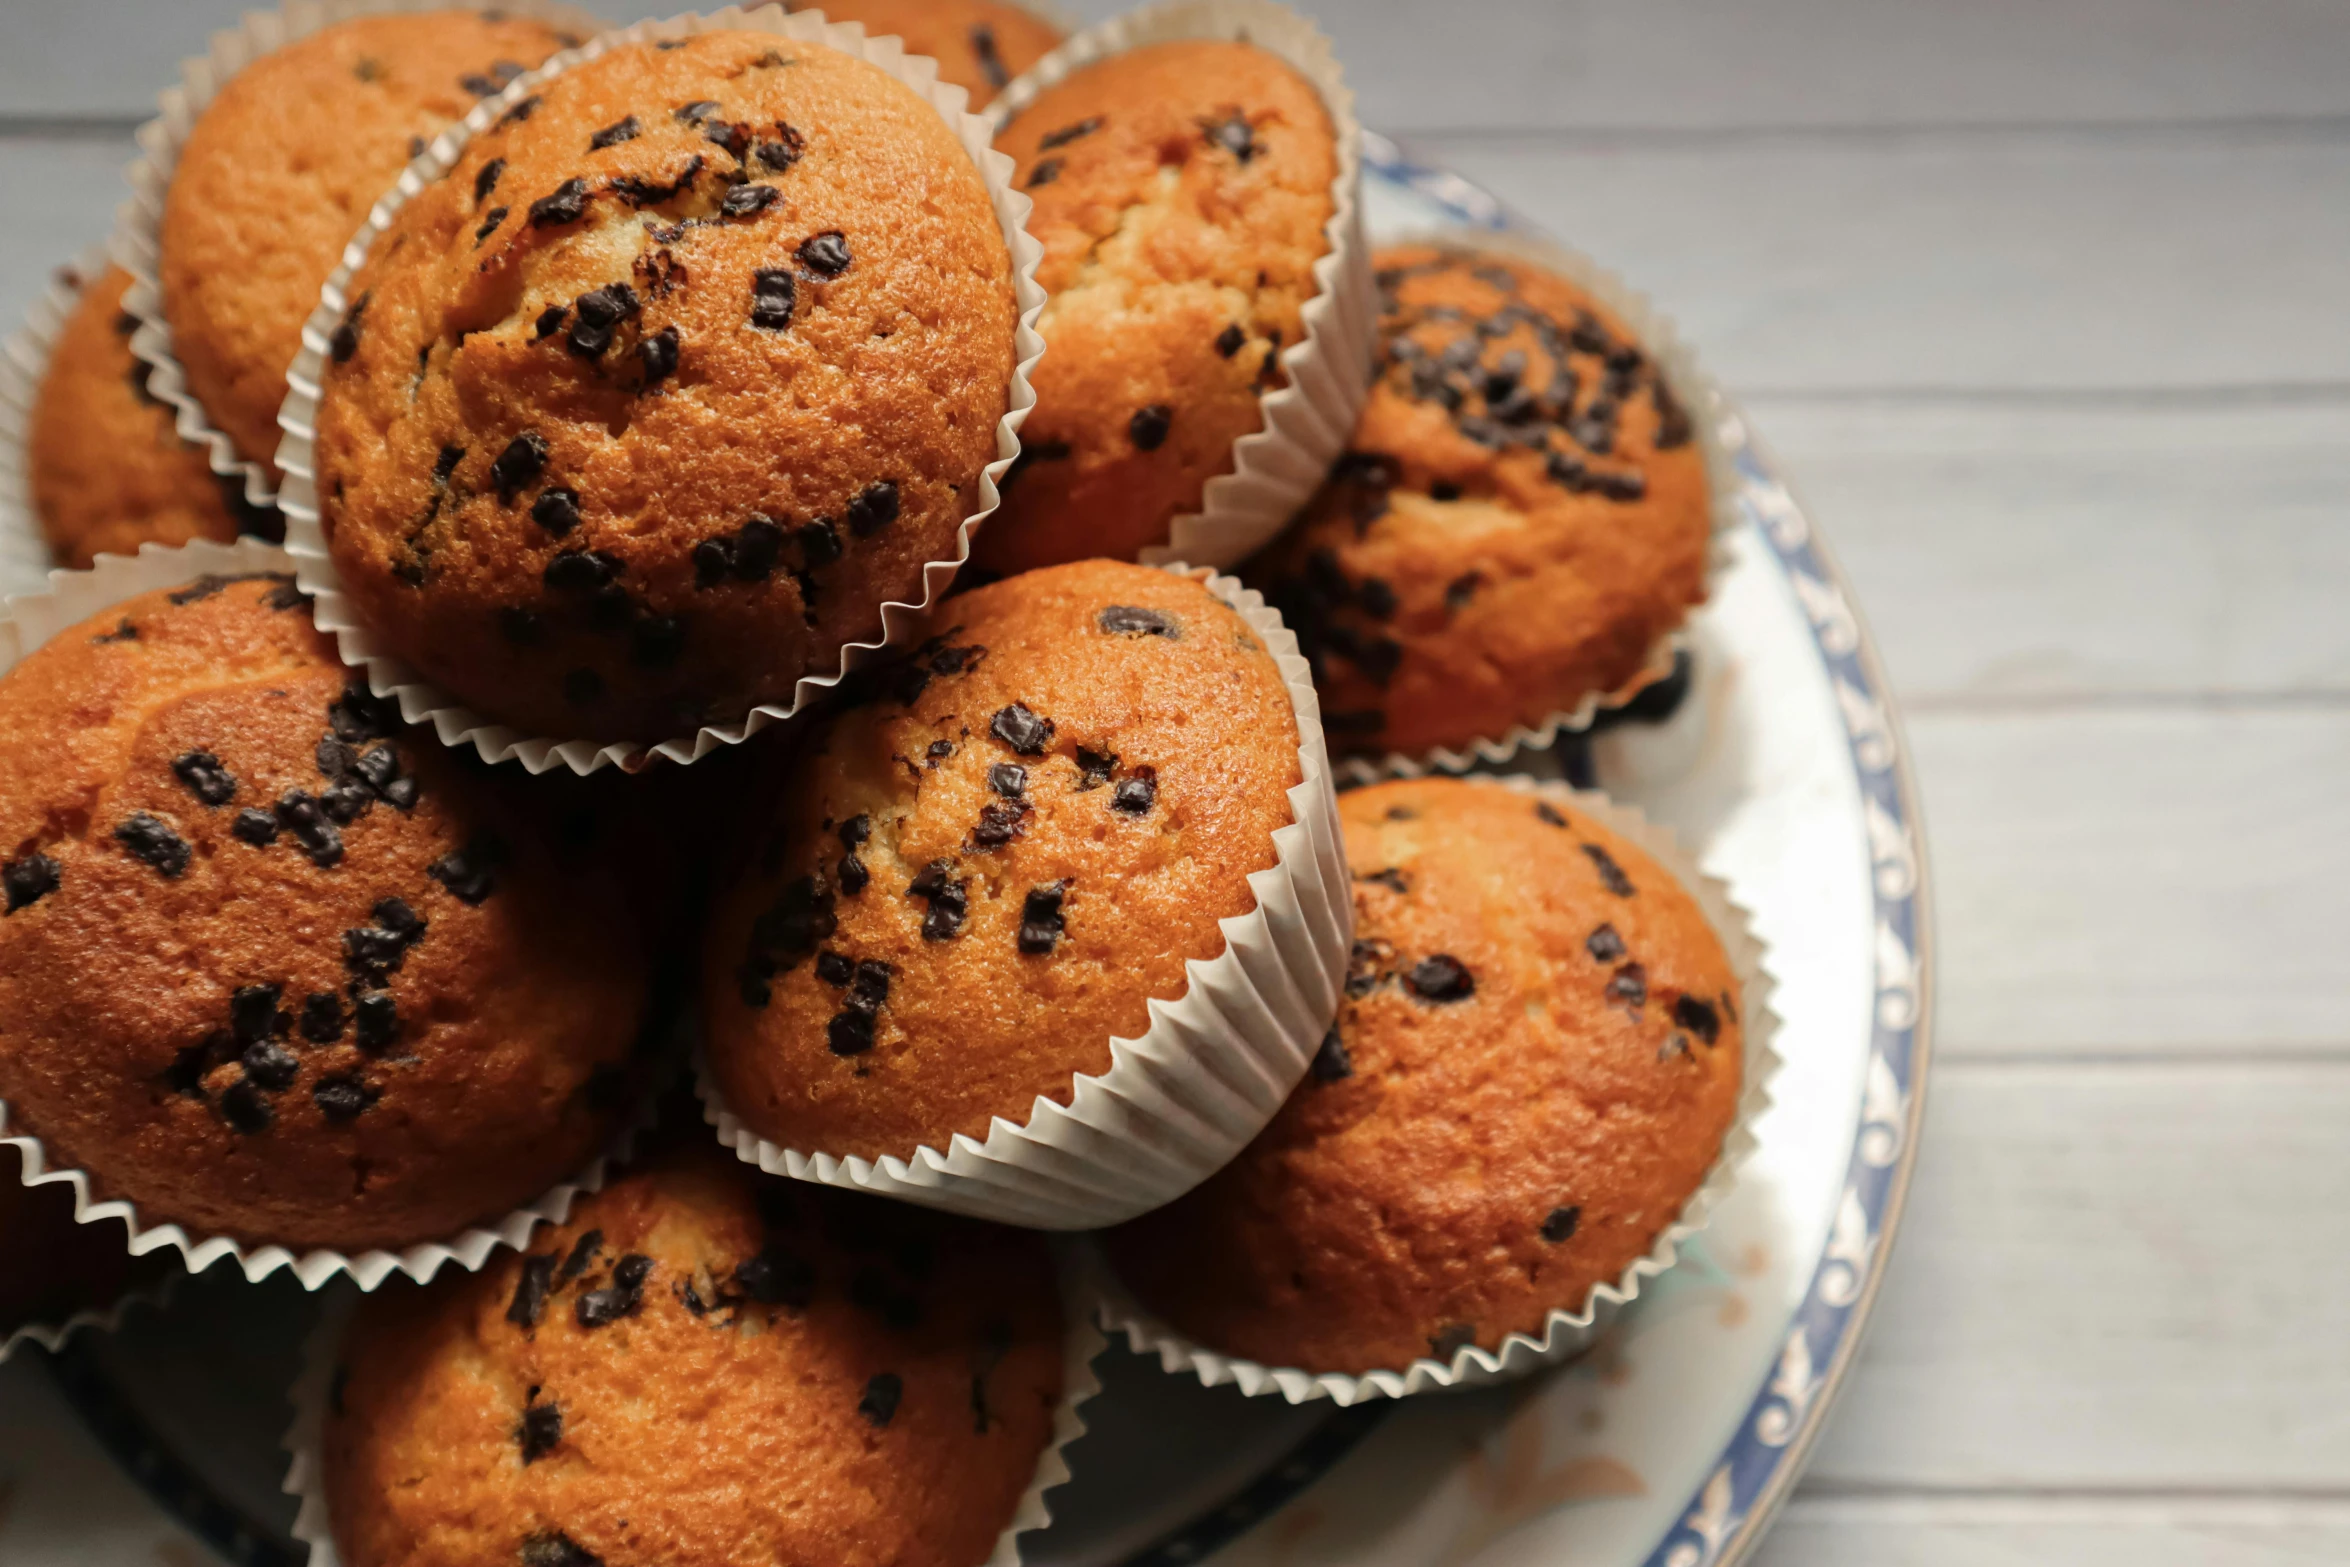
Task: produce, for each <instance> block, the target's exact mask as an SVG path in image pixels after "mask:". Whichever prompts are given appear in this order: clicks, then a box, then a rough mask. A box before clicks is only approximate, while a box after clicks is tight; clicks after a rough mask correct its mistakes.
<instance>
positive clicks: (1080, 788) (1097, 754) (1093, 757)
mask: <svg viewBox="0 0 2350 1567" xmlns="http://www.w3.org/2000/svg"><path fill="white" fill-rule="evenodd" d="M1117 766H1118V758H1117V755H1116V754H1115V753H1114V752H1110V751H1089V750H1087V749H1086V748H1085V747H1084V746H1079V747H1078V748H1077V792H1078V793H1079V794H1083V793H1085V792H1086V791H1087V790H1088V789H1099V788H1100V787H1101V786H1102V785H1103V784H1106V783H1108V782H1109V781H1110V774H1111V773H1112V772H1114V771H1116V770H1117Z"/></svg>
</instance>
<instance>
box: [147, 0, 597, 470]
mask: <svg viewBox="0 0 2350 1567" xmlns="http://www.w3.org/2000/svg"><path fill="white" fill-rule="evenodd" d="M492 18H493V13H488V12H481V11H458V10H450V11H423V12H413V13H409V14H405V15H386V16H365V17H358V18H355V19H353V20H351V21H347V22H339V23H337V24H335V25H334V26H332V27H328V28H325V29H323V30H321V31H319V32H316V33H312V34H311V35H310V36H309V37H307V38H303V39H298V40H297V41H295V42H293V43H290V44H288V45H286V46H285V47H284V48H283V49H279V50H275V51H273V52H272V53H270V54H266V55H264V56H262V57H261V58H260V59H258V60H256V61H254V62H253V63H252V64H251V65H249V66H247V67H246V68H245V69H244V70H242V71H239V72H238V73H237V74H236V75H235V76H233V77H231V78H230V79H229V81H228V83H227V84H226V85H225V86H223V87H222V88H221V91H220V96H218V97H217V98H215V99H213V101H212V103H211V104H210V106H209V107H207V108H206V109H205V110H204V112H203V114H202V115H201V116H200V117H199V118H198V119H197V121H196V124H195V127H194V129H193V130H192V131H191V132H190V133H189V136H188V141H187V145H186V146H185V147H183V148H182V149H181V151H180V159H179V166H178V167H177V169H175V170H174V171H173V174H172V178H171V186H170V189H169V190H168V191H166V192H165V195H164V201H163V228H162V232H161V234H160V236H159V239H158V248H159V250H160V252H161V255H160V274H161V275H160V278H159V281H160V282H161V284H162V286H163V318H164V320H166V321H167V322H169V323H170V324H171V336H172V351H173V353H174V354H175V355H176V356H177V357H178V359H179V361H180V364H181V366H182V368H183V369H185V370H186V372H187V381H188V390H189V391H190V392H192V393H194V394H195V397H196V400H197V402H199V403H201V404H202V405H203V407H204V411H205V412H206V413H207V414H209V415H211V417H212V422H213V424H214V425H215V426H216V427H217V428H219V429H220V430H221V431H223V432H224V433H226V434H227V436H228V437H229V439H230V440H231V441H232V442H234V443H235V445H236V448H237V452H238V454H239V455H240V456H243V457H245V458H248V459H250V460H251V461H253V462H257V463H264V464H266V463H269V462H270V461H271V460H272V459H274V458H275V456H276V455H277V440H278V429H277V410H278V405H279V404H280V403H282V402H284V401H285V396H286V368H287V367H288V366H289V365H291V364H292V363H293V362H294V357H295V355H297V354H299V353H300V352H301V351H302V323H303V322H304V321H307V320H308V319H309V318H310V312H311V311H313V310H315V309H317V308H318V291H319V289H320V287H321V286H322V285H324V284H325V282H326V279H327V274H328V273H330V272H332V271H334V269H335V263H336V262H338V261H340V260H341V259H342V254H343V246H344V245H346V244H348V243H349V242H350V238H351V236H352V235H353V234H355V233H357V232H358V229H359V225H360V224H361V223H363V222H365V221H366V220H367V213H368V209H369V208H371V207H373V206H374V205H375V203H376V200H377V198H379V197H381V196H382V195H383V194H384V193H385V192H386V191H388V190H390V189H391V188H392V186H393V185H394V184H395V183H396V182H397V181H398V180H399V178H400V171H401V170H402V169H404V168H406V167H407V166H408V162H409V160H410V159H412V158H414V157H415V156H416V155H417V154H418V153H421V152H422V151H424V147H425V144H426V143H427V142H429V141H430V140H431V139H432V138H433V137H434V136H437V135H438V134H440V132H441V129H442V127H444V126H446V125H447V124H448V123H449V122H450V121H451V120H454V119H456V118H458V117H459V116H460V115H463V114H464V113H465V112H466V111H468V110H469V109H471V108H472V107H473V105H474V103H475V102H476V101H477V100H478V99H480V98H483V97H485V96H487V95H489V94H491V93H494V92H497V91H498V90H500V89H501V88H503V87H504V86H505V85H506V84H507V83H508V82H510V81H512V80H513V79H514V78H515V77H517V76H519V75H521V74H522V73H523V72H524V71H525V70H527V69H529V68H530V67H531V66H534V65H537V64H538V63H539V62H540V61H542V60H544V59H545V58H546V57H547V56H548V55H550V54H553V53H554V52H555V51H556V50H557V49H559V48H562V47H563V46H564V45H565V44H567V43H576V42H578V40H577V39H576V38H571V37H568V36H567V35H565V34H562V33H559V32H557V31H556V30H555V29H553V28H552V27H549V26H548V25H547V24H546V23H544V22H536V21H528V20H524V19H521V18H516V17H504V18H497V19H494V20H493V19H492Z"/></svg>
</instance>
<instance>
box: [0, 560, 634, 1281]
mask: <svg viewBox="0 0 2350 1567" xmlns="http://www.w3.org/2000/svg"><path fill="white" fill-rule="evenodd" d="M307 609H308V606H307V603H306V601H305V600H304V599H303V598H302V596H301V595H300V594H299V593H297V592H295V591H294V588H293V586H292V582H291V579H289V578H283V577H261V578H223V577H204V578H199V579H197V580H196V581H194V582H191V583H189V584H188V585H187V586H185V587H181V588H176V589H170V590H165V591H161V592H155V593H148V594H144V595H141V596H139V597H135V598H131V599H128V600H125V601H124V602H122V603H121V604H118V605H116V606H115V607H113V608H111V609H109V610H107V611H106V612H105V613H104V614H101V615H99V616H97V617H95V618H93V619H91V620H89V621H87V622H85V623H84V624H82V625H79V626H76V627H74V628H72V629H70V630H67V631H63V632H60V633H59V634H58V635H57V636H56V637H54V638H52V639H51V640H50V641H49V642H48V643H47V644H46V645H44V646H43V647H41V648H40V649H39V650H38V651H36V652H34V653H33V654H31V655H30V656H29V657H27V658H26V659H25V660H24V661H23V662H22V663H20V664H18V665H17V666H16V667H15V668H14V669H13V670H11V671H10V672H9V673H8V674H7V675H5V676H0V888H4V890H5V902H4V904H0V910H4V912H0V1100H5V1101H6V1102H7V1104H8V1110H9V1120H10V1129H11V1130H12V1131H24V1132H29V1133H30V1134H31V1135H33V1136H37V1137H39V1138H40V1139H41V1140H42V1143H43V1145H44V1147H45V1148H46V1150H47V1152H48V1156H49V1160H50V1162H51V1163H52V1164H55V1165H61V1166H66V1167H74V1168H80V1169H83V1170H86V1171H88V1172H89V1173H90V1175H91V1177H92V1180H93V1184H94V1188H95V1190H96V1192H97V1193H98V1194H99V1195H100V1196H102V1197H106V1198H122V1199H127V1200H128V1201H130V1202H131V1203H133V1204H135V1205H137V1208H138V1216H139V1222H140V1223H141V1225H143V1226H151V1225H157V1224H163V1223H179V1224H182V1225H185V1226H187V1227H188V1228H189V1229H190V1230H191V1231H194V1232H197V1233H200V1234H222V1235H227V1236H230V1237H232V1238H234V1239H236V1240H238V1241H241V1242H245V1243H248V1244H261V1243H276V1244H280V1245H285V1246H288V1247H292V1248H296V1249H300V1248H306V1247H334V1248H338V1249H342V1250H358V1249H361V1248H365V1247H376V1246H382V1247H392V1246H401V1245H406V1244H410V1243H414V1242H420V1241H428V1240H441V1239H445V1238H447V1237H448V1236H450V1235H451V1234H453V1233H455V1232H456V1231H458V1230H460V1229H462V1228H464V1227H465V1226H466V1225H468V1224H470V1223H472V1222H475V1221H477V1220H483V1219H496V1218H498V1217H501V1216H503V1215H504V1214H505V1213H507V1212H508V1211H510V1210H511V1209H513V1208H514V1207H516V1206H518V1205H520V1204H522V1203H526V1202H529V1201H531V1200H533V1199H535V1198H536V1197H538V1196H539V1195H540V1194H541V1193H543V1192H544V1191H545V1190H546V1189H547V1188H549V1187H550V1186H552V1185H554V1184H555V1183H556V1182H558V1181H560V1180H562V1179H563V1178H564V1177H566V1176H568V1175H571V1174H572V1173H574V1172H576V1171H577V1170H579V1169H580V1168H581V1167H582V1166H584V1165H585V1164H586V1163H587V1162H588V1161H589V1160H590V1159H592V1158H593V1157H594V1155H595V1154H596V1152H597V1151H598V1150H599V1149H600V1148H602V1147H603V1146H604V1144H605V1142H606V1140H607V1139H608V1138H609V1136H610V1135H611V1133H612V1132H613V1130H614V1127H615V1123H616V1120H617V1118H618V1116H619V1115H620V1114H621V1113H622V1112H623V1110H624V1109H625V1108H626V1105H627V1103H628V1101H629V1100H630V1099H631V1098H632V1097H633V1092H632V1091H633V1086H634V1083H633V1080H634V1078H635V1076H636V1075H637V1074H636V1073H635V1072H634V1070H633V1066H632V1049H633V1047H634V1045H635V1044H636V1042H637V1035H638V1029H639V1022H640V1018H641V1016H642V1014H643V1011H644V1002H645V984H646V982H645V961H644V958H643V956H642V942H641V938H640V935H639V933H638V932H637V931H636V930H635V928H634V927H633V925H632V922H631V916H630V910H629V908H628V906H627V905H626V903H625V902H624V901H623V900H622V898H621V897H620V895H619V893H618V891H617V890H616V887H615V885H614V884H613V882H612V881H611V880H610V879H608V877H609V872H608V871H607V870H606V868H605V858H606V857H605V855H604V854H603V853H602V852H600V851H599V850H598V849H597V848H596V846H595V845H593V844H587V845H578V844H573V843H571V842H569V841H567V840H566V838H565V837H564V836H563V833H562V830H561V829H562V823H561V821H559V820H551V819H549V815H548V814H543V813H542V812H541V811H540V810H538V809H537V807H536V802H535V799H534V798H533V797H532V796H527V795H521V794H519V792H518V790H519V785H518V783H517V781H516V780H515V779H514V778H512V777H509V776H506V775H501V774H495V773H493V772H492V771H490V770H489V769H486V768H483V767H481V766H479V765H478V764H470V763H468V762H466V761H464V760H463V759H461V757H460V754H459V753H457V752H455V751H451V750H449V749H447V748H445V747H443V746H441V745H440V744H438V743H437V742H435V741H434V740H433V738H432V737H431V735H429V734H419V733H416V732H413V731H409V730H406V729H403V728H402V727H401V725H400V723H399V721H398V715H397V713H396V712H393V711H391V710H389V709H388V707H387V706H386V705H384V704H379V703H378V702H377V701H376V700H375V699H374V698H372V697H370V696H369V695H368V694H367V692H366V690H365V688H363V687H358V686H350V685H346V680H347V678H348V677H347V674H346V672H345V671H344V669H343V668H342V666H341V665H340V664H339V663H338V662H337V660H336V658H335V655H334V651H333V649H332V648H331V647H330V646H329V645H328V643H327V642H326V640H325V638H324V637H323V636H322V635H321V634H320V633H319V632H318V631H316V630H315V629H314V628H313V627H312V625H311V623H310V616H309V614H308V613H307ZM521 782H527V780H522V781H521Z"/></svg>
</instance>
